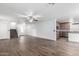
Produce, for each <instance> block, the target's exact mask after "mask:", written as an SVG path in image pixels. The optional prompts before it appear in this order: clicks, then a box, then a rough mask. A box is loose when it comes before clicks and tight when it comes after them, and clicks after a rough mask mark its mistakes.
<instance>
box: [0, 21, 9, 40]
mask: <svg viewBox="0 0 79 59" xmlns="http://www.w3.org/2000/svg"><path fill="white" fill-rule="evenodd" d="M0 39H10V31H9V23H8V22H6V21H0Z"/></svg>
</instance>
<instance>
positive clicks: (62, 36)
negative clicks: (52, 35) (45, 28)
mask: <svg viewBox="0 0 79 59" xmlns="http://www.w3.org/2000/svg"><path fill="white" fill-rule="evenodd" d="M69 29H70V26H69V22H58V21H56V35H57V38H56V39H57V40H61V41H68V31H69Z"/></svg>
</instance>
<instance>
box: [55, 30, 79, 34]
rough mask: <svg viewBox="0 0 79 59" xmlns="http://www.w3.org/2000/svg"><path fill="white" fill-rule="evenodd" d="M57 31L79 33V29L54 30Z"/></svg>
mask: <svg viewBox="0 0 79 59" xmlns="http://www.w3.org/2000/svg"><path fill="white" fill-rule="evenodd" d="M54 31H56V32H68V33H79V31H71V30H54Z"/></svg>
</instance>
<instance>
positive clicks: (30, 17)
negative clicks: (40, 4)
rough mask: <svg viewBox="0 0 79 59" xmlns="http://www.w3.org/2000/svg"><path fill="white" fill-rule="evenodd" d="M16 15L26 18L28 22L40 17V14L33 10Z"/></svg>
mask: <svg viewBox="0 0 79 59" xmlns="http://www.w3.org/2000/svg"><path fill="white" fill-rule="evenodd" d="M18 16H19V17H21V18H24V19H26V20H27V21H29V22H33V21H38V20H39V18H40V17H41V16H40V15H37V14H35V13H34V12H33V11H28V12H26V13H25V14H19V15H18Z"/></svg>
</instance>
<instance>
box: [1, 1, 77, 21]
mask: <svg viewBox="0 0 79 59" xmlns="http://www.w3.org/2000/svg"><path fill="white" fill-rule="evenodd" d="M28 10H33V11H34V12H35V13H36V14H40V15H42V16H43V17H42V18H41V20H46V19H52V17H56V18H58V19H63V18H64V19H66V18H70V17H78V18H79V4H78V3H56V4H55V5H54V6H49V5H48V4H47V3H0V19H8V20H17V19H18V17H17V14H21V13H25V12H27V11H28Z"/></svg>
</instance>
